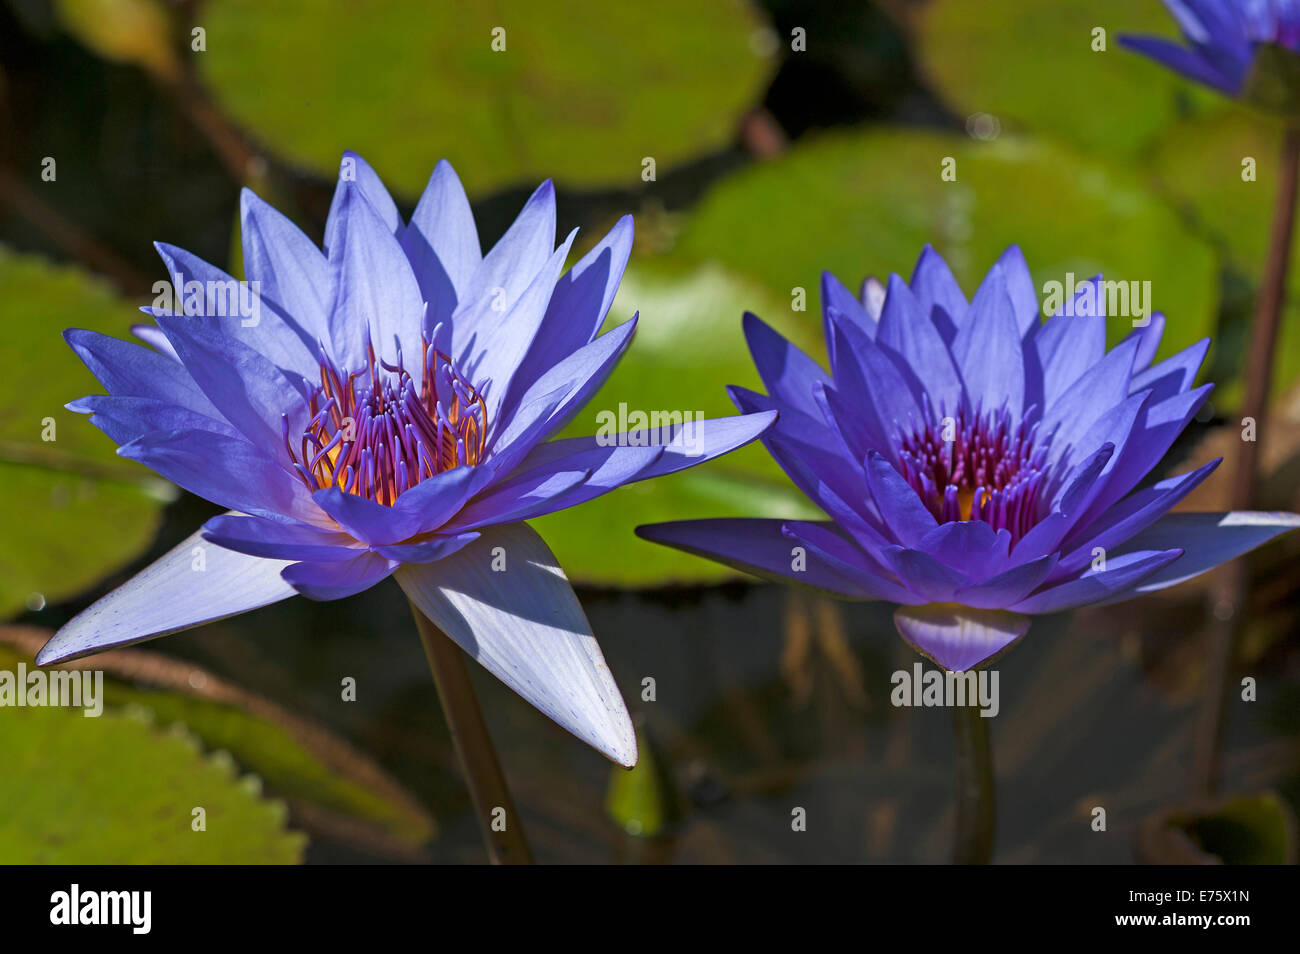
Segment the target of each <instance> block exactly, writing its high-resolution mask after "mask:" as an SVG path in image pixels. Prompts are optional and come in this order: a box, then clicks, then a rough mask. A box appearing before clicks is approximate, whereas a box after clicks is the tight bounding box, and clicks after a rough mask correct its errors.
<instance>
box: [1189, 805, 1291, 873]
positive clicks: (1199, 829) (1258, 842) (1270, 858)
mask: <svg viewBox="0 0 1300 954" xmlns="http://www.w3.org/2000/svg"><path fill="white" fill-rule="evenodd" d="M1183 827H1184V828H1185V829H1186V830H1187V832H1188V833H1189V834H1190V835H1191V836H1192V837H1193V838H1194V839H1195V840H1196V842H1197V843H1198V844H1199V845H1200V846H1201V847H1202V848H1203V849H1204V850H1205V851H1206V853H1208V854H1210V855H1213V856H1215V857H1218V858H1222V859H1223V861H1224V862H1225V863H1227V864H1236V865H1285V864H1294V863H1295V851H1296V846H1295V822H1294V821H1293V820H1292V818H1291V810H1290V809H1289V808H1288V807H1287V806H1286V803H1285V802H1283V801H1282V799H1280V798H1279V797H1278V796H1277V795H1276V794H1275V793H1273V792H1265V793H1263V794H1261V795H1243V796H1241V797H1240V798H1234V799H1232V800H1231V801H1228V802H1226V803H1225V804H1223V805H1222V806H1221V807H1220V808H1219V809H1218V811H1215V812H1213V813H1210V814H1206V815H1201V816H1199V817H1194V818H1191V819H1188V820H1186V821H1185V822H1184V823H1183Z"/></svg>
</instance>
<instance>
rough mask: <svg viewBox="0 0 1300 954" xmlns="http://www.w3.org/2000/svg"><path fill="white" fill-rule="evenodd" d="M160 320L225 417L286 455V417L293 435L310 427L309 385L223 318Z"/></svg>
mask: <svg viewBox="0 0 1300 954" xmlns="http://www.w3.org/2000/svg"><path fill="white" fill-rule="evenodd" d="M157 320H158V324H159V326H160V327H161V328H162V330H163V332H164V333H165V334H166V335H167V340H168V341H170V342H171V343H172V347H174V348H175V349H176V353H177V354H179V355H180V357H181V360H182V361H183V362H184V364H185V369H186V370H187V371H189V373H190V376H191V377H192V378H193V379H194V381H195V383H196V384H198V386H199V387H200V388H202V389H203V393H204V394H206V395H207V397H208V399H209V400H210V401H211V402H212V404H213V405H214V406H215V407H216V408H217V409H218V410H219V411H220V412H221V415H222V417H224V418H225V419H226V420H227V421H229V422H230V423H231V424H232V425H234V427H235V429H236V430H238V431H239V433H241V434H243V435H244V437H245V438H247V439H248V440H249V441H250V442H252V443H253V444H255V445H256V446H257V447H258V448H259V449H261V450H262V451H263V452H264V453H266V454H268V455H271V456H273V457H275V458H278V457H279V456H280V455H281V454H282V453H283V448H284V430H283V422H282V418H284V417H285V416H286V415H287V416H288V419H289V431H290V433H291V434H298V433H301V432H302V430H303V428H304V427H305V426H306V423H307V422H306V415H307V387H306V383H305V381H304V380H303V379H302V378H301V377H297V376H292V375H293V372H292V371H287V370H282V369H281V368H278V367H276V366H275V365H274V364H272V363H271V362H270V361H269V360H267V359H266V358H265V357H263V356H262V355H261V354H259V353H258V352H256V351H254V350H253V349H252V348H250V347H249V346H248V345H246V344H244V343H243V342H242V341H239V340H237V339H235V338H231V337H229V336H228V335H227V334H226V331H227V330H228V329H227V326H225V325H223V324H221V321H222V319H219V318H197V317H181V316H177V315H159V316H158V319H157Z"/></svg>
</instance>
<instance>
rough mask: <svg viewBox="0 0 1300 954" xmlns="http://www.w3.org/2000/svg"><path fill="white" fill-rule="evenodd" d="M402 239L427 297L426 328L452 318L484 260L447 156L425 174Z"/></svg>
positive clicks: (462, 195) (476, 229)
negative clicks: (422, 186) (431, 172)
mask: <svg viewBox="0 0 1300 954" xmlns="http://www.w3.org/2000/svg"><path fill="white" fill-rule="evenodd" d="M401 241H402V250H403V251H404V252H406V257H407V258H408V259H409V260H410V262H411V268H412V270H413V271H414V272H415V277H416V280H417V281H418V282H419V283H420V293H421V294H422V295H423V296H424V300H425V301H427V302H428V303H429V314H428V316H427V321H428V324H427V325H426V327H425V329H424V330H425V332H427V333H431V332H432V331H433V327H434V326H435V325H437V324H438V323H440V322H446V321H450V319H451V316H452V313H453V312H455V310H456V306H457V305H458V304H459V302H460V300H461V299H462V298H463V297H464V296H465V294H466V293H467V292H468V291H469V288H470V283H471V282H472V281H473V278H474V272H475V271H476V270H477V269H478V267H479V263H480V262H482V261H483V253H482V251H480V249H479V244H478V228H477V227H476V226H475V225H474V213H473V212H472V211H471V210H470V206H469V199H468V198H467V197H466V196H465V188H464V187H463V186H462V185H461V184H460V179H459V178H457V176H456V170H455V169H453V168H452V167H451V163H449V162H448V161H447V160H446V159H440V160H438V165H437V166H435V167H434V170H433V174H432V175H431V176H429V184H428V185H426V186H425V187H424V193H423V194H422V195H421V196H420V201H419V203H418V204H417V205H416V207H415V212H414V213H412V215H411V221H410V223H409V224H408V225H407V226H406V229H405V230H404V231H403V232H402V239H401Z"/></svg>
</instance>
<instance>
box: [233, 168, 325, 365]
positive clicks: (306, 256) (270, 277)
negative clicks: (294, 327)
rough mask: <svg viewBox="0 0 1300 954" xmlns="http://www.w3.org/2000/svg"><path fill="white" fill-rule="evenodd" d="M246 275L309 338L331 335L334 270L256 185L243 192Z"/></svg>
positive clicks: (323, 338) (241, 208) (265, 298)
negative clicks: (332, 270) (264, 197)
mask: <svg viewBox="0 0 1300 954" xmlns="http://www.w3.org/2000/svg"><path fill="white" fill-rule="evenodd" d="M239 210H240V223H241V224H240V235H241V237H242V239H243V247H244V276H245V277H246V278H247V279H248V280H249V281H250V282H252V281H256V282H260V283H261V294H262V297H263V299H264V300H265V301H268V302H271V303H272V304H274V305H275V306H277V307H278V308H279V309H280V311H281V312H282V313H283V314H284V315H286V316H288V317H289V318H290V319H291V320H293V321H294V322H296V323H297V324H298V326H299V327H300V328H302V329H303V331H304V332H305V333H306V335H307V336H308V344H309V345H310V344H311V343H312V342H316V341H324V340H325V339H326V338H328V337H329V309H330V305H331V304H332V303H333V301H334V276H333V274H332V273H331V272H330V268H329V263H328V262H327V261H326V260H325V256H324V255H323V254H322V253H321V250H320V249H318V248H317V247H316V243H315V242H313V241H312V240H311V239H309V238H308V237H307V236H306V235H304V234H303V232H302V230H301V229H300V228H298V226H296V225H294V224H293V222H291V221H289V219H288V218H286V217H285V216H284V215H281V214H280V212H279V211H278V210H276V209H275V208H273V207H272V206H270V205H268V204H267V203H266V202H263V201H262V200H261V199H260V198H258V196H257V194H256V193H254V192H253V191H252V190H251V189H244V190H242V191H241V192H240V194H239Z"/></svg>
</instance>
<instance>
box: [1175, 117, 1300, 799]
mask: <svg viewBox="0 0 1300 954" xmlns="http://www.w3.org/2000/svg"><path fill="white" fill-rule="evenodd" d="M1280 175H1281V178H1280V181H1279V182H1278V188H1277V197H1276V204H1275V205H1274V208H1273V228H1272V231H1271V233H1270V235H1269V244H1268V259H1267V260H1266V262H1265V264H1264V277H1263V281H1262V283H1261V285H1260V289H1259V297H1258V298H1257V299H1256V302H1255V316H1254V321H1253V322H1252V325H1251V332H1250V350H1249V352H1248V353H1247V355H1246V367H1245V369H1244V371H1243V375H1242V384H1243V386H1244V389H1245V393H1244V395H1243V397H1242V402H1241V416H1242V418H1243V419H1245V418H1250V419H1251V420H1252V421H1254V432H1255V440H1253V441H1243V442H1242V445H1241V452H1240V453H1239V454H1238V455H1237V460H1236V468H1235V470H1234V473H1233V480H1232V496H1231V498H1230V503H1231V507H1232V509H1233V510H1247V509H1250V507H1251V505H1252V503H1253V500H1254V492H1255V483H1256V480H1257V478H1258V475H1259V459H1260V446H1259V445H1260V441H1261V440H1262V439H1263V436H1264V417H1265V415H1266V414H1267V412H1268V396H1269V390H1270V388H1271V385H1272V381H1273V355H1274V353H1275V351H1276V350H1277V335H1278V327H1279V325H1280V324H1281V320H1282V307H1283V305H1284V304H1285V303H1286V284H1287V271H1288V266H1289V265H1290V263H1291V238H1292V235H1293V233H1294V228H1295V207H1296V195H1297V187H1298V186H1300V127H1295V126H1288V127H1287V129H1286V132H1285V134H1284V135H1283V140H1282V164H1281V169H1280ZM1243 426H1244V425H1243ZM1248 584H1249V578H1248V576H1247V574H1246V570H1245V566H1244V564H1243V563H1242V561H1241V560H1234V561H1233V562H1232V563H1231V564H1229V565H1228V566H1227V567H1225V568H1224V570H1223V571H1222V573H1221V574H1220V578H1219V581H1218V584H1217V585H1216V586H1215V587H1214V590H1213V594H1212V600H1213V603H1214V621H1213V623H1212V624H1211V628H1210V639H1209V663H1208V665H1207V668H1206V671H1205V684H1204V688H1203V695H1202V700H1201V711H1200V716H1199V719H1198V724H1197V730H1196V743H1195V746H1196V749H1195V753H1194V757H1193V759H1192V772H1193V778H1192V784H1193V787H1194V788H1195V789H1196V790H1197V791H1198V792H1200V793H1202V794H1205V795H1212V794H1214V792H1215V790H1216V789H1217V787H1218V773H1219V760H1220V754H1221V752H1220V750H1221V748H1222V743H1223V721H1224V715H1225V708H1226V703H1227V695H1228V678H1229V677H1230V675H1231V670H1232V657H1233V651H1234V648H1235V645H1236V637H1237V633H1238V631H1239V630H1240V627H1241V609H1242V606H1243V604H1244V602H1245V596H1246V589H1247V586H1248Z"/></svg>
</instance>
